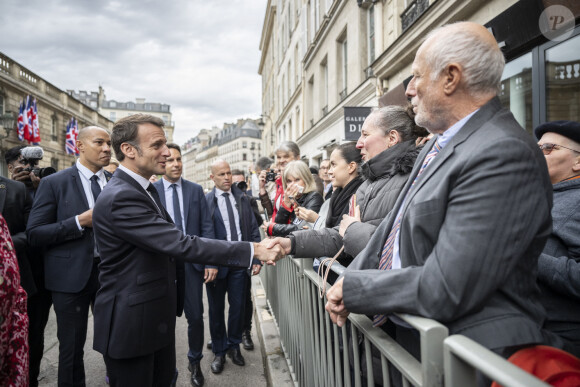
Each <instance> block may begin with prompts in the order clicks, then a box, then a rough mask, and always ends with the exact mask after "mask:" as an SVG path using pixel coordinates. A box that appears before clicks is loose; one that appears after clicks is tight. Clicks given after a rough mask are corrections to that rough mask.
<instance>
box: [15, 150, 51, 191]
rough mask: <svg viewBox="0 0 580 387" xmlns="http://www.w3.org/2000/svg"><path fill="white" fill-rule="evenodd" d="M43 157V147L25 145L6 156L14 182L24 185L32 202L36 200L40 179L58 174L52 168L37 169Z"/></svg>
mask: <svg viewBox="0 0 580 387" xmlns="http://www.w3.org/2000/svg"><path fill="white" fill-rule="evenodd" d="M43 156H44V151H43V150H42V148H41V147H39V146H24V145H18V146H15V147H13V148H10V149H8V151H6V154H5V155H4V158H5V159H6V164H8V172H9V173H10V175H11V176H12V180H16V181H20V182H22V183H24V184H25V185H26V188H28V192H29V194H30V197H31V199H32V200H34V195H35V193H36V189H37V188H38V184H39V183H40V179H41V178H42V177H45V176H48V175H52V174H53V173H55V172H56V170H55V169H54V168H52V167H46V168H38V167H37V165H38V162H39V161H40V160H42V157H43Z"/></svg>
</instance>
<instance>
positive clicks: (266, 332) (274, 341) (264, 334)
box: [252, 276, 295, 387]
mask: <svg viewBox="0 0 580 387" xmlns="http://www.w3.org/2000/svg"><path fill="white" fill-rule="evenodd" d="M252 295H253V298H254V309H255V313H256V320H255V321H256V331H257V332H258V338H259V340H260V344H261V346H260V347H261V348H262V357H263V358H264V372H265V374H266V379H267V381H268V385H269V386H276V387H278V386H292V387H294V386H295V384H294V381H293V380H292V375H291V373H290V368H289V367H288V362H287V361H286V356H285V355H284V351H283V350H282V344H281V342H280V335H279V333H278V327H277V326H276V322H275V321H274V317H273V316H272V314H271V313H270V310H269V308H268V303H267V300H266V292H265V291H264V287H263V286H262V281H261V279H260V277H259V276H253V277H252Z"/></svg>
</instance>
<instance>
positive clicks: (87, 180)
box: [75, 160, 107, 231]
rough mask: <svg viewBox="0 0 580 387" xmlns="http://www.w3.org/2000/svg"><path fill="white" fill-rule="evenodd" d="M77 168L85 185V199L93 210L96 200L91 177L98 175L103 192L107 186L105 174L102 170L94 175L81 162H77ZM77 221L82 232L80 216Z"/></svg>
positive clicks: (76, 217) (76, 218)
mask: <svg viewBox="0 0 580 387" xmlns="http://www.w3.org/2000/svg"><path fill="white" fill-rule="evenodd" d="M76 167H77V169H78V170H79V176H80V178H81V183H82V185H83V191H84V192H85V197H86V198H87V202H88V203H89V208H93V207H94V206H95V198H94V197H93V191H92V190H91V177H93V175H97V177H98V178H99V179H98V180H97V181H98V183H99V186H101V190H102V189H103V188H104V187H105V185H106V184H107V179H106V178H105V172H104V170H103V169H102V168H101V169H100V170H99V171H97V173H93V171H91V170H90V169H88V168H87V167H85V166H84V165H82V164H81V162H80V161H79V160H77V162H76ZM75 221H76V223H77V227H78V228H79V230H81V231H82V230H83V229H84V228H83V227H81V224H80V223H79V216H78V215H77V216H75Z"/></svg>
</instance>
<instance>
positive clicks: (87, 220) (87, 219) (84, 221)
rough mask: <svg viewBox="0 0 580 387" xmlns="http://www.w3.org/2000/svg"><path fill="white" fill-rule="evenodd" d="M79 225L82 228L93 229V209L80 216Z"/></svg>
mask: <svg viewBox="0 0 580 387" xmlns="http://www.w3.org/2000/svg"><path fill="white" fill-rule="evenodd" d="M79 223H80V225H81V227H93V209H92V208H91V209H90V210H86V211H85V212H83V213H82V214H79Z"/></svg>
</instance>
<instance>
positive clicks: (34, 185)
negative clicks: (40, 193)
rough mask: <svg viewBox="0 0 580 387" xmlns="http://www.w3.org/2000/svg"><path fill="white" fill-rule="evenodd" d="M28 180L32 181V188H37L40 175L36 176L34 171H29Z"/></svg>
mask: <svg viewBox="0 0 580 387" xmlns="http://www.w3.org/2000/svg"><path fill="white" fill-rule="evenodd" d="M30 181H31V182H32V188H34V189H37V188H38V184H40V177H38V176H36V175H35V174H34V173H32V172H30Z"/></svg>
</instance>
